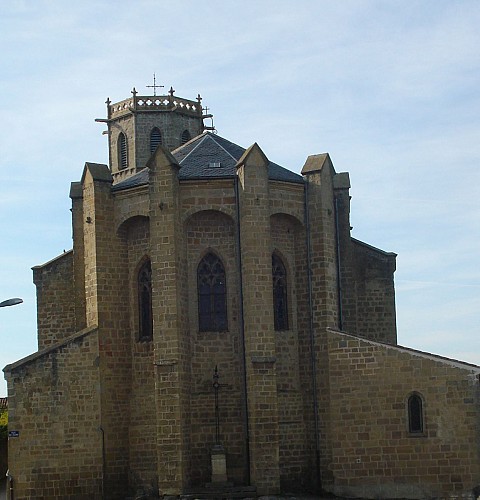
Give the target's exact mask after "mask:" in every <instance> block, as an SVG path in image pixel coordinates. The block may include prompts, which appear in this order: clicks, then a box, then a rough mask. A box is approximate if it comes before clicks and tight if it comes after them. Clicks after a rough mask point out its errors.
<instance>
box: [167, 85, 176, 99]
mask: <svg viewBox="0 0 480 500" xmlns="http://www.w3.org/2000/svg"><path fill="white" fill-rule="evenodd" d="M174 92H175V89H174V88H173V87H170V90H169V91H168V93H169V94H170V95H171V96H172V97H173V93H174Z"/></svg>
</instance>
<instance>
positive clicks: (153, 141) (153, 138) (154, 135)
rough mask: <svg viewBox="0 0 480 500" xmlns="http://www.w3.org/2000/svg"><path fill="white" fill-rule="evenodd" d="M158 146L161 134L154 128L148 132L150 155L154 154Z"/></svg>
mask: <svg viewBox="0 0 480 500" xmlns="http://www.w3.org/2000/svg"><path fill="white" fill-rule="evenodd" d="M159 144H162V134H161V132H160V130H159V129H158V128H157V127H155V128H154V129H152V131H151V132H150V154H153V153H155V150H156V149H157V147H158V145H159Z"/></svg>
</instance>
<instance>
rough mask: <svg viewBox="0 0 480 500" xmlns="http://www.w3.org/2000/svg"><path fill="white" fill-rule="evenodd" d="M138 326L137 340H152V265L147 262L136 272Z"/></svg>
mask: <svg viewBox="0 0 480 500" xmlns="http://www.w3.org/2000/svg"><path fill="white" fill-rule="evenodd" d="M137 283H138V326H139V335H138V337H139V340H152V338H153V314H152V265H151V263H150V260H147V261H146V262H145V263H144V264H143V265H142V267H141V268H140V270H139V271H138V280H137Z"/></svg>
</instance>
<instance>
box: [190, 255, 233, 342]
mask: <svg viewBox="0 0 480 500" xmlns="http://www.w3.org/2000/svg"><path fill="white" fill-rule="evenodd" d="M197 290H198V329H199V331H201V332H223V331H225V330H227V285H226V279H225V268H224V267H223V264H222V261H221V260H220V259H219V258H218V257H217V256H216V255H215V254H213V253H208V254H207V255H205V257H203V259H202V260H201V261H200V263H199V264H198V268H197Z"/></svg>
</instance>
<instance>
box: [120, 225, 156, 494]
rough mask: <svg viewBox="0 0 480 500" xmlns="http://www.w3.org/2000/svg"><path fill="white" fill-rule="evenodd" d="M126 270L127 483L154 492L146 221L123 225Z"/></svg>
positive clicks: (151, 343) (153, 417)
mask: <svg viewBox="0 0 480 500" xmlns="http://www.w3.org/2000/svg"><path fill="white" fill-rule="evenodd" d="M124 230H125V231H126V238H127V242H128V269H129V297H130V300H129V303H130V323H129V334H130V335H129V336H130V343H131V344H130V345H131V350H132V380H131V392H130V413H129V426H128V432H129V453H130V459H129V474H130V478H129V483H130V488H131V489H133V490H136V488H137V487H138V485H142V486H143V489H144V490H148V492H150V493H152V492H157V491H158V484H157V446H156V439H154V436H155V435H156V412H155V376H154V375H155V374H154V365H153V362H154V358H153V342H152V341H151V340H150V341H139V319H138V316H139V314H138V294H137V283H138V271H139V268H140V267H141V265H142V264H143V262H144V261H145V259H146V258H148V257H149V256H150V228H149V219H148V218H147V217H133V218H132V219H130V220H129V221H127V222H126V223H125V227H124Z"/></svg>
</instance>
